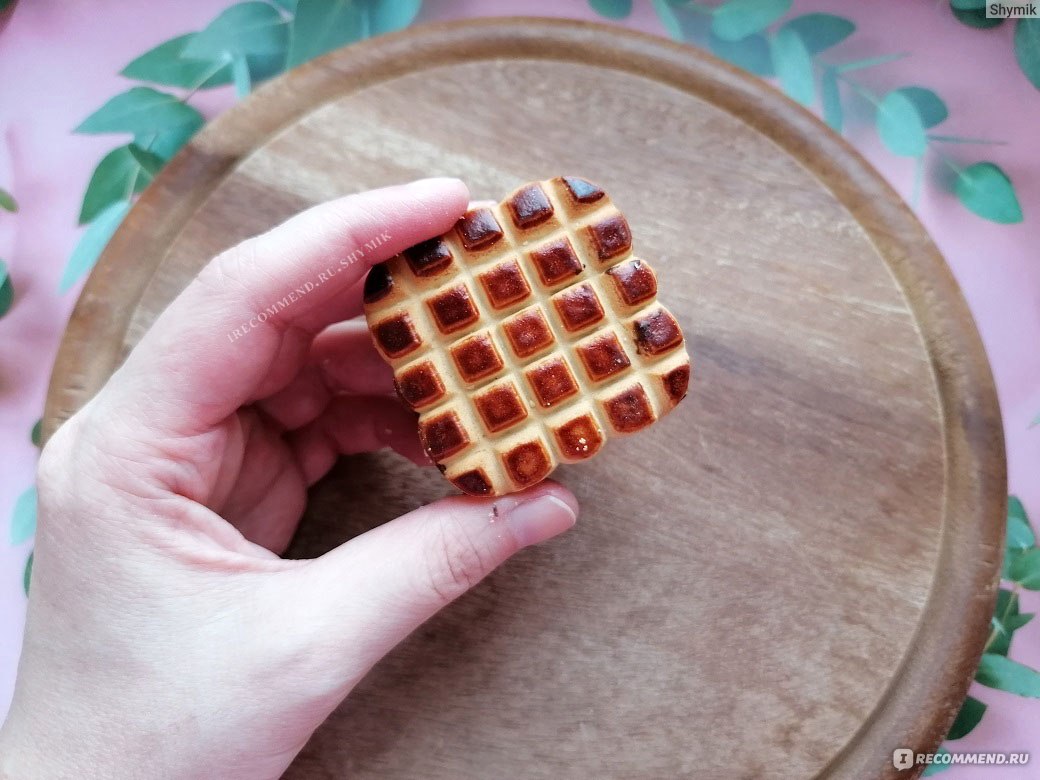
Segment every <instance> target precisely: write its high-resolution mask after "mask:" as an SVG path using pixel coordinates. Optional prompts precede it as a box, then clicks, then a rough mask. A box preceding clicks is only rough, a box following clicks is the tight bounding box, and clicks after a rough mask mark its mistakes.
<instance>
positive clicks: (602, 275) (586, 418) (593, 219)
mask: <svg viewBox="0 0 1040 780" xmlns="http://www.w3.org/2000/svg"><path fill="white" fill-rule="evenodd" d="M364 301H365V317H366V319H367V320H368V326H369V328H370V330H371V332H372V337H373V340H374V342H375V345H376V348H377V349H378V350H379V353H380V354H381V355H382V356H383V358H384V359H385V360H386V361H387V362H388V363H389V364H390V365H391V366H392V367H393V369H394V376H395V379H396V385H397V391H398V394H399V395H400V396H401V398H402V399H403V400H404V402H405V403H406V404H408V405H409V406H410V407H411V408H413V409H415V410H416V411H417V412H419V437H420V439H421V441H422V444H423V447H424V448H425V450H426V453H427V454H428V455H429V456H430V458H431V459H432V460H433V461H434V463H436V464H437V467H438V468H439V469H440V470H441V472H442V473H443V474H444V475H445V476H446V477H447V478H448V479H449V480H450V481H451V482H452V484H454V485H455V486H456V487H457V488H459V489H460V490H462V491H463V492H465V493H469V494H471V495H479V496H495V495H502V494H505V493H510V492H513V491H516V490H522V489H524V488H526V487H529V486H531V485H534V484H535V483H537V482H540V481H541V480H543V479H544V478H545V477H547V476H548V475H549V473H550V472H551V471H552V470H553V469H554V468H556V466H557V465H558V464H559V463H575V462H578V461H582V460H586V459H588V458H591V457H592V456H593V455H595V454H596V453H597V452H599V451H600V449H601V448H602V447H603V445H604V443H605V442H606V440H607V439H608V438H610V437H612V436H621V435H625V434H629V433H634V432H636V431H639V430H642V429H643V428H645V427H647V426H648V425H650V424H651V423H653V422H654V421H655V420H657V419H658V418H660V417H661V416H663V415H664V414H665V413H667V412H668V411H670V410H671V409H672V408H673V407H674V406H675V405H676V404H677V403H679V401H681V400H682V398H683V397H684V396H685V395H686V388H687V385H688V383H689V379H690V358H689V355H687V353H686V348H685V345H684V340H683V334H682V331H681V329H680V328H679V324H678V323H677V322H676V320H675V318H674V317H673V316H672V315H671V313H670V312H669V311H668V310H667V309H666V308H665V307H664V306H662V305H661V304H660V303H659V302H658V301H657V277H656V275H655V274H654V271H653V269H651V268H650V265H649V264H648V263H647V262H646V261H645V260H641V259H639V258H637V257H635V256H634V255H633V254H632V235H631V232H630V231H629V227H628V222H626V220H625V217H624V216H623V215H622V214H621V213H620V212H619V211H618V210H617V209H616V208H615V207H614V205H613V204H612V203H611V201H610V198H609V197H607V195H606V193H605V192H603V190H601V189H600V188H599V187H597V186H596V185H594V184H591V183H589V182H587V181H585V180H584V179H579V178H576V177H572V176H563V177H558V178H555V179H551V180H549V181H543V182H536V183H533V184H527V185H525V186H523V187H521V188H520V189H518V190H517V191H516V192H514V193H513V194H512V195H510V196H509V197H508V198H506V199H505V200H504V201H503V202H502V203H500V204H498V205H497V206H494V207H492V208H475V209H471V210H470V211H468V212H466V214H464V215H463V216H462V218H461V219H460V220H459V221H458V222H457V223H456V224H455V227H454V228H453V229H452V230H450V231H449V232H448V233H446V234H445V235H443V236H440V237H439V238H434V239H431V240H429V241H424V242H423V243H421V244H417V245H416V246H413V247H411V248H409V249H407V250H405V251H404V252H403V253H401V254H400V255H397V256H396V257H393V258H391V259H390V260H388V261H386V262H385V263H381V264H380V265H377V266H374V267H373V268H372V270H371V271H370V272H369V275H368V278H367V279H366V281H365V291H364Z"/></svg>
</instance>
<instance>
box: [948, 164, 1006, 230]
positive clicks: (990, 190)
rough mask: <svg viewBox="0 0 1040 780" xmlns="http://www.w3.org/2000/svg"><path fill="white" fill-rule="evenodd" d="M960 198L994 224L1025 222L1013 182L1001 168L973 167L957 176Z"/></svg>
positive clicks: (987, 165) (967, 206)
mask: <svg viewBox="0 0 1040 780" xmlns="http://www.w3.org/2000/svg"><path fill="white" fill-rule="evenodd" d="M955 190H956V193H957V197H958V198H959V199H960V202H961V203H962V204H964V206H965V208H967V209H968V210H969V211H972V212H974V213H975V214H978V215H979V216H980V217H983V218H985V219H988V220H990V221H992V222H999V223H1000V224H1004V225H1009V224H1013V223H1016V222H1021V221H1022V207H1021V206H1020V205H1019V204H1018V196H1016V195H1015V188H1014V186H1013V185H1012V184H1011V179H1009V178H1008V175H1007V174H1006V173H1004V171H1003V170H1002V169H1001V168H1000V167H999V166H997V165H995V164H993V163H991V162H980V163H975V164H974V165H969V166H968V167H967V168H965V169H964V170H962V171H961V172H960V173H959V174H958V176H957V184H956V187H955Z"/></svg>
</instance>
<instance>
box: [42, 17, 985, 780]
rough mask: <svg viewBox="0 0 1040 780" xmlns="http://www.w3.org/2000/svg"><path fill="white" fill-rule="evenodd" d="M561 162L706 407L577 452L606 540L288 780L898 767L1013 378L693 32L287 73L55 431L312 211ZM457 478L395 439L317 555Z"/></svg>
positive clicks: (193, 197) (965, 604) (163, 232)
mask: <svg viewBox="0 0 1040 780" xmlns="http://www.w3.org/2000/svg"><path fill="white" fill-rule="evenodd" d="M560 173H575V174H579V175H582V176H586V177H588V178H590V179H592V180H593V181H596V182H599V183H600V184H602V185H603V186H604V187H605V188H606V189H607V190H608V192H609V193H610V195H611V196H612V197H613V198H614V200H615V202H616V203H617V204H618V206H619V207H620V208H621V209H622V210H623V211H625V212H626V213H627V215H628V217H629V221H630V223H631V225H632V227H633V232H634V235H635V245H636V250H637V252H639V253H640V254H641V255H642V256H644V257H646V258H648V259H650V260H651V261H652V262H653V264H654V267H655V268H657V269H658V273H659V275H660V278H661V288H662V289H661V295H662V299H663V300H665V301H666V302H667V303H668V305H669V306H670V308H671V309H672V310H673V311H674V312H675V313H676V315H677V316H678V317H679V318H680V320H681V321H682V324H683V327H684V329H685V330H686V332H687V334H688V336H689V344H690V349H691V353H692V355H693V359H694V367H695V370H694V381H693V383H692V387H691V393H690V396H689V398H688V399H687V400H686V401H685V402H684V403H683V404H682V405H681V406H680V407H679V408H678V410H677V411H676V412H674V413H673V414H672V415H671V416H670V417H669V418H667V419H666V420H665V421H663V422H662V423H660V424H658V425H656V426H655V427H654V428H653V429H652V430H651V431H649V432H647V433H645V434H643V435H640V436H637V437H633V438H630V439H626V440H624V441H620V442H614V443H612V444H611V445H610V446H609V447H607V448H606V450H605V451H604V453H603V454H602V455H600V456H599V457H598V458H596V459H595V460H594V461H593V462H591V463H590V464H588V465H586V466H581V467H571V468H563V469H561V470H560V471H559V472H557V477H558V478H559V479H560V480H562V481H563V482H564V483H566V484H567V485H569V486H570V487H571V488H572V489H573V490H574V492H575V493H576V494H577V495H578V497H579V499H580V500H581V502H582V506H583V514H582V518H581V521H580V523H579V525H578V527H577V528H576V529H575V530H574V531H573V532H571V533H569V534H567V535H566V536H565V537H564V538H562V539H560V540H557V541H554V542H552V543H549V544H546V545H544V546H542V547H540V548H537V549H531V550H527V551H525V552H523V553H522V554H520V555H518V556H517V557H516V558H515V559H513V560H512V561H510V562H509V563H508V564H507V565H505V566H504V567H503V568H502V569H501V570H499V571H498V572H496V573H495V574H493V575H492V576H491V577H489V578H488V579H487V580H486V581H485V582H484V583H482V584H481V585H480V586H479V587H477V588H476V589H475V590H474V591H473V592H472V593H470V594H469V595H467V596H466V597H464V598H463V599H461V600H460V601H459V602H458V603H457V604H455V605H453V606H452V607H451V608H449V609H447V610H445V611H444V613H442V614H441V615H440V616H438V617H437V618H436V619H434V620H432V621H431V622H430V623H428V624H427V625H426V626H425V627H424V628H423V629H422V630H420V631H419V632H417V633H416V634H415V635H414V636H412V637H411V638H410V639H409V640H408V641H407V642H405V643H404V645H402V646H401V647H400V648H399V649H398V650H397V651H395V652H394V653H393V654H392V655H391V656H390V657H389V658H388V659H386V660H385V661H384V662H383V663H382V664H380V665H379V666H378V667H377V669H376V670H375V671H374V672H373V673H372V674H371V676H370V677H369V678H367V679H366V680H365V681H364V682H363V683H362V684H361V686H360V687H359V688H358V689H357V691H356V692H355V693H354V694H353V696H352V697H351V698H350V699H349V701H348V702H347V703H346V704H345V705H344V706H343V707H341V708H340V709H339V710H338V711H337V712H336V713H335V714H334V715H333V716H332V718H331V719H330V720H329V721H328V722H327V723H326V724H325V725H324V726H323V727H322V728H320V729H319V730H318V732H317V733H316V734H315V736H314V738H313V739H312V740H311V742H310V744H309V745H308V746H307V747H306V748H305V750H304V751H303V753H302V754H301V755H300V757H299V759H298V760H297V762H296V763H295V764H294V765H293V767H292V769H291V770H290V771H289V773H288V776H289V777H291V778H304V777H306V778H313V777H329V778H331V777H352V778H369V777H371V778H416V777H422V778H429V779H430V780H435V779H437V778H445V779H447V778H451V779H452V780H457V779H458V778H481V779H484V778H506V777H508V778H589V777H597V778H678V777H698V778H723V777H725V778H767V777H778V778H779V777H842V778H855V779H856V780H863V778H874V777H883V776H888V775H891V774H893V773H894V770H893V769H892V767H891V751H892V750H893V748H895V747H899V746H911V747H915V748H918V749H931V748H932V747H933V746H934V745H936V744H937V743H938V741H939V740H940V738H941V736H942V734H943V733H944V732H945V729H946V728H947V726H948V725H949V723H950V721H951V719H952V717H953V715H954V713H955V711H956V708H957V706H958V704H959V702H960V699H961V697H962V696H963V694H964V691H965V689H966V686H967V685H968V681H969V680H970V677H971V674H972V671H973V669H974V665H975V663H976V661H977V659H978V654H979V653H980V652H981V648H982V645H983V642H984V640H985V636H986V633H987V631H988V619H989V610H990V609H991V605H992V600H993V597H994V592H995V585H996V577H997V571H998V565H999V559H1000V547H1001V535H1002V527H1003V517H1002V515H1003V507H1004V499H1005V475H1004V455H1003V442H1002V437H1001V428H1000V419H999V414H998V409H997V402H996V396H995V393H994V389H993V384H992V379H991V377H990V373H989V369H988V366H987V364H986V360H985V356H984V353H983V350H982V346H981V344H980V342H979V339H978V337H977V334H976V332H975V330H974V327H973V324H972V322H971V318H970V316H969V313H968V310H967V308H966V306H965V304H964V301H963V300H962V298H961V295H960V293H959V291H958V290H957V288H956V285H955V284H954V282H953V280H952V278H951V276H950V273H949V271H948V269H947V268H946V266H945V264H944V262H943V260H942V258H941V257H940V256H939V254H938V253H937V251H936V249H935V247H934V246H933V244H932V243H931V241H930V240H929V238H928V237H927V235H926V234H925V233H924V231H923V230H922V228H921V226H920V225H919V224H918V223H917V222H916V220H915V219H914V218H913V216H912V215H911V214H910V213H909V211H908V210H907V209H906V208H905V207H904V206H903V205H902V203H901V202H900V201H899V199H898V197H897V196H896V195H895V193H893V192H892V191H891V189H889V188H888V187H887V186H886V185H885V184H884V183H883V181H882V180H881V179H880V177H879V176H878V175H877V174H876V173H875V172H873V171H872V170H871V169H870V168H869V167H868V166H867V165H866V163H865V162H864V161H863V160H862V159H861V158H860V157H859V156H858V155H857V154H856V153H855V152H854V151H852V150H851V149H850V148H849V147H848V146H847V145H846V144H845V143H844V142H842V141H841V139H839V138H837V137H836V136H834V135H833V134H831V133H830V132H829V131H828V130H826V128H825V127H824V126H823V125H822V124H821V123H820V122H819V121H818V120H816V119H815V118H814V117H813V116H811V115H810V114H809V113H808V112H806V111H804V110H802V109H801V108H799V107H797V106H795V105H794V104H792V103H790V102H789V101H787V100H786V99H785V98H783V97H782V96H781V95H779V94H778V93H776V92H774V91H773V90H772V89H770V88H769V87H767V86H766V85H764V84H762V83H761V82H759V81H757V80H755V79H752V78H750V77H747V76H745V75H742V74H741V73H738V72H737V71H736V70H734V69H731V68H729V67H728V66H726V65H723V64H722V63H720V62H718V61H716V60H714V59H712V58H710V57H707V56H705V55H704V54H701V53H699V52H697V51H695V50H693V49H691V48H688V47H683V46H679V45H675V44H672V43H669V42H667V41H664V40H660V39H656V38H651V37H648V36H644V35H639V34H635V33H632V32H627V31H624V30H621V29H617V28H608V27H604V26H599V25H592V24H579V23H573V22H560V21H548V20H541V19H537V20H536V19H526V20H520V19H513V20H495V21H491V20H487V21H478V22H468V23H463V24H449V25H434V26H429V27H425V28H416V29H414V30H412V31H409V32H406V33H403V34H400V35H395V36H389V37H386V38H380V39H378V40H375V41H372V42H368V43H364V44H361V45H356V46H352V47H350V48H348V49H344V50H341V51H337V52H335V53H333V54H331V55H329V56H328V57H326V58H324V59H322V60H320V61H317V62H315V63H312V64H310V65H307V66H305V67H302V68H300V69H297V70H295V71H293V72H292V73H290V74H289V75H288V76H286V77H284V78H282V79H279V80H278V81H276V82H274V83H272V84H270V85H267V86H265V87H264V88H262V89H261V90H260V91H259V92H258V93H257V94H256V95H255V96H253V97H251V98H250V99H248V100H246V101H245V102H244V103H242V104H241V105H239V106H237V107H236V108H235V109H233V110H232V111H230V112H228V113H227V114H226V115H224V116H222V117H220V118H219V119H218V120H217V121H215V122H214V123H212V124H211V125H210V126H209V127H207V128H206V129H205V130H204V131H203V132H202V133H201V134H200V135H199V136H198V137H197V138H196V139H195V140H193V141H192V143H191V144H190V145H189V147H187V149H186V150H185V151H184V152H182V153H181V154H180V156H179V157H178V158H177V159H176V160H174V161H173V163H171V164H170V165H169V166H168V168H167V170H165V171H164V172H163V173H162V175H161V176H160V177H159V178H158V179H157V180H156V181H155V183H154V184H153V185H152V186H151V187H150V188H149V189H148V191H147V192H146V193H145V194H144V196H143V197H142V199H141V201H140V202H139V203H138V204H137V205H136V206H135V207H134V209H133V211H132V212H131V214H130V216H129V218H128V219H127V221H126V223H125V224H124V225H123V227H122V228H121V229H120V231H119V232H118V234H117V235H116V237H115V239H114V240H113V242H112V243H111V245H110V247H109V249H108V250H107V252H106V253H105V255H104V257H103V259H102V261H101V263H100V264H99V266H98V268H97V269H96V271H95V272H94V274H93V275H92V277H91V279H90V281H89V282H88V284H87V287H86V289H85V291H84V293H83V296H82V298H81V300H80V302H79V305H78V306H77V308H76V311H75V313H74V315H73V318H72V321H71V323H70V325H69V329H68V332H67V334H66V337H65V340H64V342H63V344H62V348H61V352H60V355H59V358H58V361H57V365H56V368H55V373H54V377H53V381H52V385H51V388H50V394H49V397H48V405H47V418H46V423H47V427H48V429H49V430H53V429H54V427H55V426H56V425H57V424H58V423H59V422H60V421H61V420H63V419H65V418H67V417H68V416H69V414H71V413H72V412H73V411H75V410H76V409H77V408H79V407H80V406H81V405H82V404H83V403H84V402H85V401H86V399H87V398H89V397H90V396H91V395H92V394H93V393H95V392H96V391H97V389H98V388H99V387H100V386H101V384H103V382H104V381H105V380H106V378H107V377H108V376H109V375H110V373H111V372H112V371H113V369H114V368H115V366H116V365H118V363H119V362H120V361H121V360H122V358H123V357H124V356H125V354H126V352H127V350H129V349H130V348H131V347H132V345H133V344H134V343H136V341H137V339H138V338H139V336H140V334H141V333H142V332H143V330H144V329H145V328H147V327H148V325H149V324H150V323H151V322H152V320H153V319H154V318H155V316H156V314H157V313H158V312H159V311H160V310H161V309H162V308H163V307H164V306H165V305H166V304H167V303H168V302H169V301H170V300H171V299H172V298H173V297H174V296H175V295H176V294H177V292H178V291H179V290H180V289H182V288H183V287H184V286H185V284H186V283H187V281H188V279H189V278H190V277H191V276H192V275H193V274H194V273H195V272H196V271H197V270H198V269H199V268H200V267H201V266H202V264H203V263H204V262H205V261H206V260H207V259H208V258H210V257H211V256H212V255H213V254H214V253H216V252H218V251H219V250H221V249H223V248H225V247H227V246H229V245H231V244H233V243H234V242H236V241H238V240H239V239H241V238H244V237H246V236H248V235H251V234H254V233H257V232H260V231H262V230H265V229H266V228H268V227H269V226H271V225H272V224H274V223H276V222H278V221H280V220H282V219H283V218H285V217H287V216H289V215H290V214H292V213H294V212H296V211H297V210H299V209H301V208H304V207H306V206H308V205H310V204H312V203H315V202H318V201H321V200H324V199H327V198H331V197H334V196H337V195H340V194H343V193H347V192H353V191H357V190H363V189H367V188H370V187H375V186H378V185H382V184H387V183H390V182H399V181H403V180H407V179H412V178H415V177H421V176H430V175H456V176H460V177H461V178H463V179H465V180H466V181H467V182H468V183H469V185H470V187H471V190H472V193H473V196H474V198H494V199H498V198H500V197H502V196H503V195H504V194H505V193H507V192H508V191H510V190H511V189H512V188H513V187H515V186H517V185H519V184H521V183H523V182H525V181H529V180H534V179H541V178H547V177H550V176H553V175H556V174H560ZM447 492H448V489H447V487H446V485H445V483H444V482H443V481H442V480H441V479H440V477H439V475H438V474H437V473H436V471H435V470H433V469H427V470H420V469H419V468H417V467H415V466H412V465H410V464H408V463H405V462H404V461H403V460H401V459H400V458H398V457H396V456H394V455H391V454H376V455H371V456H365V457H356V458H350V459H344V460H343V461H342V462H341V463H340V464H339V465H338V466H337V468H336V470H335V471H334V473H333V474H332V475H330V476H329V478H327V479H326V480H325V481H324V482H322V483H321V484H320V485H319V486H317V487H316V488H315V489H314V491H313V493H312V500H311V502H310V506H309V508H308V510H307V516H306V517H305V519H304V522H303V525H302V527H301V530H300V532H299V534H298V538H297V539H296V541H295V542H294V545H293V548H292V550H291V554H292V555H296V556H312V555H317V554H319V553H321V552H322V551H324V550H326V549H328V548H330V547H331V546H333V545H335V544H338V543H340V542H342V541H343V540H345V539H347V538H349V537H351V536H353V535H355V534H358V533H361V532H363V531H364V530H366V529H367V528H370V527H371V526H373V525H375V524H378V523H381V522H384V521H386V520H388V519H390V518H392V517H394V516H396V515H398V514H399V513H402V512H404V511H407V510H409V509H412V508H414V507H416V506H418V505H419V504H422V503H424V502H427V501H430V500H433V499H435V498H437V497H439V496H441V495H444V494H445V493H447ZM257 630H258V631H262V630H263V627H259V626H258V627H257ZM901 776H905V775H901Z"/></svg>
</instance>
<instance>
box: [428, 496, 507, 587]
mask: <svg viewBox="0 0 1040 780" xmlns="http://www.w3.org/2000/svg"><path fill="white" fill-rule="evenodd" d="M435 528H436V531H435V538H434V540H433V544H432V545H430V553H429V559H428V576H429V585H430V588H431V589H432V590H433V591H434V593H436V594H437V596H438V598H439V599H440V600H441V601H442V602H444V603H448V602H450V601H454V600H455V599H456V598H458V597H459V596H461V595H462V594H463V593H465V592H466V591H468V590H469V589H470V588H472V587H473V586H474V585H476V584H477V583H478V582H480V581H481V580H482V579H484V577H485V576H486V575H487V574H488V572H489V571H490V570H491V568H492V564H491V556H490V554H489V552H488V551H486V550H485V549H483V547H482V546H481V545H480V543H479V542H478V541H477V540H476V539H475V538H474V536H473V534H472V533H471V532H470V531H469V530H467V528H466V525H465V523H463V522H462V520H461V518H459V516H458V515H456V514H454V513H449V514H448V515H447V516H446V517H445V518H444V519H443V520H442V521H441V522H439V523H436V524H435Z"/></svg>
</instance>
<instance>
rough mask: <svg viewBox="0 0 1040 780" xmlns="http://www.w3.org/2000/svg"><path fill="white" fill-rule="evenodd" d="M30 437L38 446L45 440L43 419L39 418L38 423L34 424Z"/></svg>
mask: <svg viewBox="0 0 1040 780" xmlns="http://www.w3.org/2000/svg"><path fill="white" fill-rule="evenodd" d="M29 439H30V440H31V441H32V443H33V444H35V445H36V446H37V447H39V446H40V444H41V442H42V441H43V420H37V421H36V424H35V425H33V427H32V431H31V432H30V433H29Z"/></svg>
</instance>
